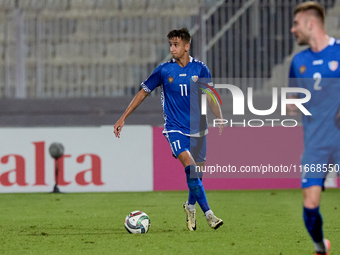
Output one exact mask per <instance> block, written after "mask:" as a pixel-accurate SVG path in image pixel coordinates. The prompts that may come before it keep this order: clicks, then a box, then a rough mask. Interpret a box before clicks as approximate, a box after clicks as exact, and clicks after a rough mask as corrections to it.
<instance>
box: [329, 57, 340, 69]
mask: <svg viewBox="0 0 340 255" xmlns="http://www.w3.org/2000/svg"><path fill="white" fill-rule="evenodd" d="M328 67H329V69H331V71H333V72H334V71H335V70H336V69H338V67H339V62H338V61H335V60H333V61H330V62H328Z"/></svg>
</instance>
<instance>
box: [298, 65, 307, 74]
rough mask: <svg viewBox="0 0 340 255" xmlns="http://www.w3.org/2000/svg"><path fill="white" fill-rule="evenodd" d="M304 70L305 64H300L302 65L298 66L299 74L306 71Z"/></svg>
mask: <svg viewBox="0 0 340 255" xmlns="http://www.w3.org/2000/svg"><path fill="white" fill-rule="evenodd" d="M306 70H307V68H306V66H305V65H302V66H300V68H299V72H300V74H304V73H305V72H306Z"/></svg>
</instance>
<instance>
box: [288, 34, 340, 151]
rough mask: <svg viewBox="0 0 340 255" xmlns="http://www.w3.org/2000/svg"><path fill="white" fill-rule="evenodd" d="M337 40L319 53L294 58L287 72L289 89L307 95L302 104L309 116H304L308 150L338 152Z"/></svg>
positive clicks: (306, 52)
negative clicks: (324, 149)
mask: <svg viewBox="0 0 340 255" xmlns="http://www.w3.org/2000/svg"><path fill="white" fill-rule="evenodd" d="M339 62H340V40H335V39H334V38H331V39H330V42H329V45H328V46H327V47H326V48H325V49H323V50H322V51H321V52H313V51H312V50H311V49H310V48H309V49H307V50H304V51H302V52H300V53H298V54H296V55H295V56H294V58H293V60H292V64H291V68H290V75H289V77H290V79H289V86H290V87H301V88H305V89H307V90H309V91H310V93H311V99H310V100H309V101H308V102H307V103H305V104H304V106H305V107H306V109H307V110H308V111H309V112H310V113H311V114H312V115H309V116H308V115H304V116H303V119H302V121H303V127H304V142H305V147H306V148H307V147H309V148H319V149H322V148H329V147H333V148H340V127H339V120H338V119H337V118H336V115H337V113H338V112H339V107H340V67H339Z"/></svg>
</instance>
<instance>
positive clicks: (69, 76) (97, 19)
mask: <svg viewBox="0 0 340 255" xmlns="http://www.w3.org/2000/svg"><path fill="white" fill-rule="evenodd" d="M299 2H302V1H300V0H190V1H188V0H168V1H162V0H0V52H1V55H0V101H1V103H0V105H1V108H0V126H37V125H104V124H113V123H114V122H115V121H116V119H117V117H118V116H119V115H120V114H121V113H122V111H123V110H124V108H125V107H126V106H127V105H128V103H129V101H130V100H131V99H132V97H133V95H134V94H135V93H136V92H137V91H138V90H139V84H140V82H141V81H143V80H145V78H147V76H148V75H149V74H150V73H151V72H152V70H153V69H154V68H155V67H156V66H157V65H158V64H160V63H161V62H163V61H166V60H167V59H169V57H170V56H169V55H168V53H169V50H168V41H167V38H166V35H167V33H168V32H169V31H170V30H171V29H173V28H181V27H188V28H189V29H190V31H191V32H192V34H193V40H192V47H191V55H192V56H194V57H196V58H198V59H200V60H203V61H204V62H206V63H207V65H208V66H209V68H210V70H211V72H212V75H213V77H223V78H226V77H230V78H229V79H226V82H228V83H234V80H233V78H234V77H243V78H261V79H254V80H251V79H249V81H248V82H245V83H244V84H240V87H241V88H242V89H245V88H246V87H249V86H252V87H253V88H254V91H255V92H256V95H260V96H261V97H264V98H265V100H264V101H266V100H267V101H268V102H269V103H268V104H270V102H271V97H270V96H267V95H268V92H271V87H272V86H276V87H281V86H285V85H286V79H287V78H286V76H287V72H286V68H287V66H289V61H290V56H291V55H290V54H292V52H296V51H297V50H298V48H297V47H296V46H295V45H294V38H293V35H292V34H291V33H290V31H289V30H290V27H291V24H292V19H293V15H292V12H293V8H294V6H295V5H296V4H297V3H299ZM320 2H321V3H322V4H323V5H324V6H325V7H326V9H327V10H328V12H327V14H328V16H327V28H328V29H329V31H331V32H332V33H331V34H332V35H335V36H337V35H340V34H339V17H340V14H339V13H340V11H339V10H340V5H339V0H322V1H320ZM333 6H334V8H333ZM332 8H333V9H332ZM337 37H339V36H337ZM277 65H282V66H283V67H282V68H281V67H276V66H277ZM272 73H273V74H272ZM253 81H254V82H253ZM218 92H219V93H220V94H221V95H222V97H225V98H226V100H228V96H229V95H228V93H227V91H226V90H224V91H218ZM157 93H158V91H155V92H153V93H152V96H151V97H157V98H152V99H150V98H149V99H148V100H147V101H146V102H147V103H145V106H143V107H145V110H140V114H144V117H137V116H135V117H131V118H132V119H131V123H132V124H152V125H161V124H162V119H161V115H159V118H156V117H155V118H153V117H152V116H153V114H156V115H157V114H158V113H160V112H161V109H160V101H159V99H158V96H157ZM269 94H270V93H269ZM229 99H230V98H229ZM261 101H263V100H262V99H261ZM155 103H156V105H157V106H155V105H154V104H155ZM82 105H83V108H84V110H83V111H80V109H81V108H82ZM98 105H99V106H100V107H99V106H98ZM98 107H99V108H98ZM155 108H157V109H155ZM96 109H101V110H98V111H97V110H96ZM143 109H144V108H143ZM147 109H148V110H147ZM154 111H155V112H154ZM97 113H98V114H99V115H98V116H97V115H96V114H97ZM72 116H73V117H72ZM92 117H93V118H92ZM139 119H140V121H139ZM146 120H147V121H146Z"/></svg>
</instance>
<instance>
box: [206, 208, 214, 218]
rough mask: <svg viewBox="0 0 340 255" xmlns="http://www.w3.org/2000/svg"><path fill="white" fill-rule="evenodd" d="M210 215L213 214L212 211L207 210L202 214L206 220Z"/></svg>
mask: <svg viewBox="0 0 340 255" xmlns="http://www.w3.org/2000/svg"><path fill="white" fill-rule="evenodd" d="M212 213H213V211H212V210H208V211H206V212H205V213H204V215H205V217H206V218H207V219H208V216H209V214H212Z"/></svg>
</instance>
